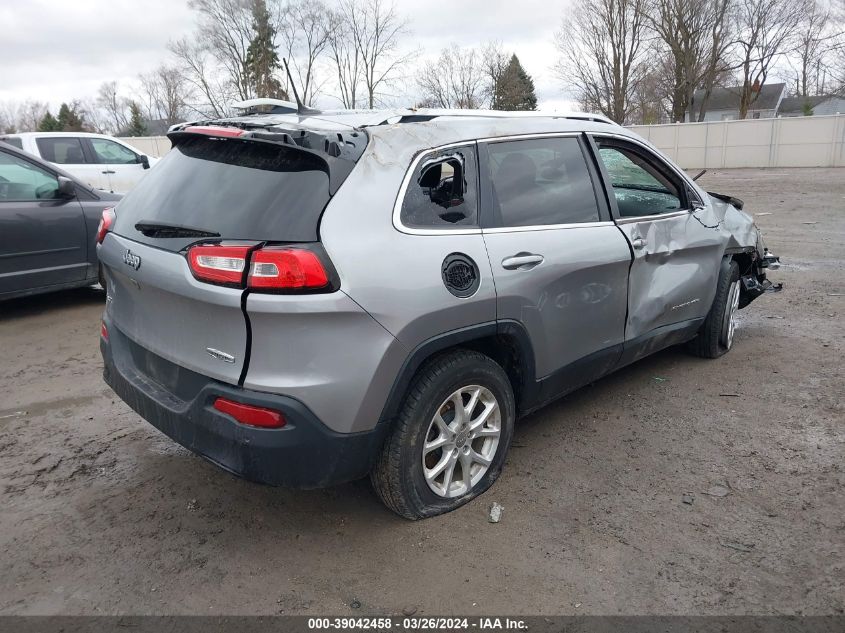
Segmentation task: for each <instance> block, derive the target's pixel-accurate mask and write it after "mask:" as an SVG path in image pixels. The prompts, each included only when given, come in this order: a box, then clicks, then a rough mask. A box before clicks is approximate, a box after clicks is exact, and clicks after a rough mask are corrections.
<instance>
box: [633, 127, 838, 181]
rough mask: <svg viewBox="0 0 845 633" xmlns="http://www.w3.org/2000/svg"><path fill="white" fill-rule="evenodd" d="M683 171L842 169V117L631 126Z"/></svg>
mask: <svg viewBox="0 0 845 633" xmlns="http://www.w3.org/2000/svg"><path fill="white" fill-rule="evenodd" d="M631 129H632V130H633V131H635V132H636V133H637V134H639V135H640V136H642V137H644V138H646V139H648V140H649V141H651V143H652V144H653V145H656V146H657V147H658V148H659V149H660V150H661V151H662V152H663V153H665V154H666V155H667V156H669V157H670V158H671V159H672V160H674V161H675V162H676V163H677V164H678V165H679V166H681V167H683V168H684V169H695V168H707V169H719V168H730V167H845V115H841V114H838V115H832V116H807V117H786V118H781V119H745V120H742V121H712V122H709V123H670V124H668V125H634V126H632V127H631Z"/></svg>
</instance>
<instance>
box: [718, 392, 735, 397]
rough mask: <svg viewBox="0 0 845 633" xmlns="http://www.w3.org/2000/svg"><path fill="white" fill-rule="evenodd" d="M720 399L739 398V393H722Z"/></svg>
mask: <svg viewBox="0 0 845 633" xmlns="http://www.w3.org/2000/svg"><path fill="white" fill-rule="evenodd" d="M719 397H721V398H739V394H738V393H720V394H719Z"/></svg>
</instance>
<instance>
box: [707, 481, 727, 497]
mask: <svg viewBox="0 0 845 633" xmlns="http://www.w3.org/2000/svg"><path fill="white" fill-rule="evenodd" d="M730 493H731V489H730V488H729V487H727V486H722V485H720V484H716V485H715V486H710V487H709V488H708V489H707V490H705V491H704V494H706V495H708V496H710V497H727V496H728V495H729V494H730Z"/></svg>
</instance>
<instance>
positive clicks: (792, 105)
mask: <svg viewBox="0 0 845 633" xmlns="http://www.w3.org/2000/svg"><path fill="white" fill-rule="evenodd" d="M825 114H845V97H837V96H834V95H819V96H816V97H786V98H785V99H783V100H781V102H780V108H778V112H777V116H823V115H825Z"/></svg>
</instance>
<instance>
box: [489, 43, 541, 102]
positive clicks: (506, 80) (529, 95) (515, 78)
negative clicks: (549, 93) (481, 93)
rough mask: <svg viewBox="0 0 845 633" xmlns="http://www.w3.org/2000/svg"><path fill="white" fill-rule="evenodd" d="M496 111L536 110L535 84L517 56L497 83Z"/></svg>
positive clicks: (513, 56)
mask: <svg viewBox="0 0 845 633" xmlns="http://www.w3.org/2000/svg"><path fill="white" fill-rule="evenodd" d="M494 90H495V99H494V104H495V105H494V106H493V107H494V109H496V110H536V109H537V95H536V94H534V82H533V81H532V79H531V76H530V75H529V74H528V73H527V72H525V69H524V68H523V67H522V64H520V63H519V59H518V58H517V56H516V55H512V56H511V59H510V61H509V62H508V65H507V67H506V68H505V70H504V72H503V73H502V74H501V76H500V77H499V80H498V81H497V82H496V86H495V88H494Z"/></svg>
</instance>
